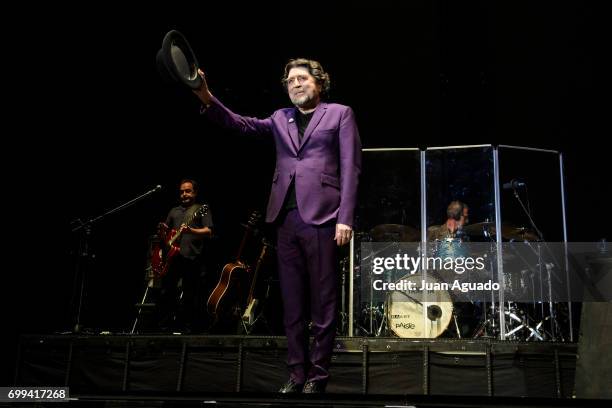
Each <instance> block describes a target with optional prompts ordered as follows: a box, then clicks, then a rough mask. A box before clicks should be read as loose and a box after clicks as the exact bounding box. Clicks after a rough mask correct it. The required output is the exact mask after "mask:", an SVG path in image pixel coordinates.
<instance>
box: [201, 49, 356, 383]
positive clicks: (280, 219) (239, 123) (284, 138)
mask: <svg viewBox="0 0 612 408" xmlns="http://www.w3.org/2000/svg"><path fill="white" fill-rule="evenodd" d="M200 75H201V76H202V77H203V78H204V73H203V72H202V71H200ZM329 84H330V81H329V75H328V74H327V73H326V72H325V71H324V70H323V67H322V66H321V64H320V63H319V62H317V61H313V60H307V59H303V58H300V59H295V60H291V61H289V63H288V64H287V65H286V66H285V72H284V76H283V86H284V87H285V89H286V90H287V93H288V94H289V98H290V99H291V102H292V103H293V105H294V107H292V108H286V109H279V110H277V111H276V112H274V113H273V114H272V115H271V116H270V117H268V118H266V119H256V118H250V117H245V116H241V115H238V114H236V113H234V112H232V111H230V110H229V109H228V108H227V107H225V106H224V105H223V104H222V103H221V102H220V101H219V100H218V99H217V98H215V97H214V96H213V95H212V94H211V93H210V91H209V89H208V85H207V83H206V81H205V80H204V81H203V84H202V87H201V88H200V89H199V90H196V91H194V92H195V93H196V95H197V96H198V97H199V98H200V100H201V101H202V103H203V104H204V107H203V108H202V110H203V113H204V114H205V115H206V116H207V117H208V118H209V119H211V120H212V121H214V122H216V123H219V124H220V125H222V126H224V127H226V128H229V129H234V130H236V131H239V132H240V133H245V134H269V135H271V136H272V137H273V138H274V141H275V144H276V169H275V170H274V176H273V178H272V190H271V193H270V199H269V202H268V209H267V215H266V221H267V222H271V223H275V224H276V225H277V232H278V246H277V248H278V251H277V252H278V270H279V278H280V285H281V293H282V297H283V306H284V320H283V321H284V325H285V332H286V335H287V344H288V354H287V365H288V368H289V381H288V382H287V383H286V384H285V385H284V386H283V387H282V388H281V389H280V392H281V393H295V392H303V393H317V392H323V391H324V390H325V386H326V384H327V381H328V378H329V365H330V361H331V355H332V349H333V343H334V336H335V331H336V327H335V326H336V307H337V303H338V301H337V283H338V277H337V272H336V271H337V262H336V250H337V249H336V246H341V245H345V244H347V243H348V242H349V241H350V239H351V236H352V225H353V213H354V210H355V204H356V199H357V185H358V180H359V173H360V171H361V142H360V139H359V132H358V130H357V124H356V122H355V116H354V113H353V111H352V109H351V108H350V107H348V106H344V105H339V104H335V103H326V102H323V101H322V100H321V97H322V96H324V95H325V93H326V92H327V91H328V90H329ZM308 289H310V290H308ZM307 302H310V308H308V307H307ZM308 309H310V316H307V310H308ZM308 320H311V322H312V328H311V332H312V333H311V334H312V336H313V338H314V340H313V343H312V346H311V347H310V353H309V352H308V330H307V329H308Z"/></svg>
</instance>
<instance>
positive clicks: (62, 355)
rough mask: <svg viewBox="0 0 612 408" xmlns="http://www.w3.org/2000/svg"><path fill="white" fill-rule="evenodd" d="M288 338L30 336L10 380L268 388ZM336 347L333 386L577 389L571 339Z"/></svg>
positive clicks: (548, 392)
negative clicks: (551, 342)
mask: <svg viewBox="0 0 612 408" xmlns="http://www.w3.org/2000/svg"><path fill="white" fill-rule="evenodd" d="M402 340H403V339H402ZM373 341H374V342H373ZM385 342H386V343H387V346H386V347H384V344H385ZM285 346H286V344H285V340H284V339H283V338H259V339H254V338H240V337H237V336H236V337H228V338H206V339H203V338H201V337H180V336H175V337H171V336H169V337H160V336H156V337H136V336H134V337H128V336H116V337H98V336H96V337H87V338H83V337H70V336H67V337H59V336H56V337H48V338H45V337H28V338H24V339H22V342H21V347H20V356H19V361H18V371H17V373H16V384H19V385H31V386H36V385H38V386H43V385H47V386H49V385H56V386H62V385H68V386H69V387H70V390H71V393H73V394H102V395H103V394H112V393H117V392H126V391H127V392H130V391H132V392H192V393H193V392H198V393H205V392H238V391H242V392H275V391H276V390H277V389H278V387H279V386H280V384H282V383H283V382H284V381H285V380H286V368H285V359H286V349H285ZM337 346H338V350H337V351H336V352H335V353H334V356H333V362H332V368H331V372H332V381H331V382H330V383H329V386H328V391H329V392H331V393H339V394H382V395H403V394H413V395H416V394H430V395H469V396H478V395H482V396H487V395H490V396H517V397H547V398H570V397H571V396H572V393H573V388H574V374H575V367H576V346H575V345H570V344H550V343H549V344H543V343H537V344H536V343H534V344H526V343H523V344H514V345H512V344H504V343H501V342H497V343H496V342H486V341H482V342H468V341H466V342H464V343H463V344H462V343H460V342H459V343H458V342H457V341H455V342H441V341H412V342H411V341H400V342H398V341H397V339H394V340H391V339H381V338H378V339H374V340H372V339H369V340H363V341H360V340H357V339H354V338H350V339H349V338H346V339H339V340H338V344H337ZM358 346H360V347H358ZM376 349H388V350H390V351H386V352H381V351H371V350H376ZM478 350H480V351H478ZM466 351H467V352H469V353H478V354H469V353H466Z"/></svg>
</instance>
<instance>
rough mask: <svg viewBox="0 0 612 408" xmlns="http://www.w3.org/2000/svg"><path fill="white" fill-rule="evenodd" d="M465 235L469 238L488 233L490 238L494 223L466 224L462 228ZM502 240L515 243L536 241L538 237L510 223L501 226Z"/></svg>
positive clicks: (493, 233)
mask: <svg viewBox="0 0 612 408" xmlns="http://www.w3.org/2000/svg"><path fill="white" fill-rule="evenodd" d="M462 230H463V232H464V233H465V234H467V235H470V236H484V234H485V232H486V231H488V233H489V234H491V236H495V235H496V234H495V231H496V229H495V223H494V222H490V221H485V222H478V223H475V224H467V225H464V226H463V227H462ZM502 238H503V239H508V240H510V239H512V240H517V241H537V240H538V236H537V234H536V233H534V232H533V231H531V230H529V229H527V228H525V227H517V226H515V225H512V224H510V223H503V224H502Z"/></svg>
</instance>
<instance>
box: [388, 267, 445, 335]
mask: <svg viewBox="0 0 612 408" xmlns="http://www.w3.org/2000/svg"><path fill="white" fill-rule="evenodd" d="M401 281H404V282H406V283H408V282H413V284H414V287H415V288H416V289H417V290H414V291H408V290H406V291H393V292H391V293H389V295H388V297H387V318H388V322H389V323H388V325H389V329H390V330H391V331H392V332H393V333H394V334H395V335H397V336H398V337H407V338H435V337H438V336H440V335H441V334H442V333H443V332H444V331H445V330H446V329H447V328H448V325H449V323H450V322H451V319H452V317H453V302H452V300H451V296H450V293H448V291H444V290H433V291H425V293H426V296H423V294H422V291H421V290H420V288H421V286H422V281H425V283H426V284H427V285H428V286H429V285H435V284H436V283H438V284H439V283H441V281H440V280H439V279H437V278H436V277H434V276H432V275H431V274H427V277H426V279H423V276H422V275H421V274H415V275H407V276H405V277H403V278H402V279H401V280H400V282H401Z"/></svg>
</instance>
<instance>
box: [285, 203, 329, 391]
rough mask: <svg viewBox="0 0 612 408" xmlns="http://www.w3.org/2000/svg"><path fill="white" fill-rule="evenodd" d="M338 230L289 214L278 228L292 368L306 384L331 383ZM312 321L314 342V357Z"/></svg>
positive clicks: (295, 378)
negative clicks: (309, 331) (328, 381)
mask: <svg viewBox="0 0 612 408" xmlns="http://www.w3.org/2000/svg"><path fill="white" fill-rule="evenodd" d="M335 228H336V226H335V223H332V224H326V225H323V226H314V225H309V224H306V223H305V222H304V221H303V220H302V218H301V217H300V214H299V212H298V210H297V209H293V210H289V211H288V212H287V213H286V214H285V215H284V217H282V218H281V220H280V223H279V226H278V247H277V248H278V251H277V254H278V274H279V278H280V287H281V294H282V297H283V306H284V325H285V334H286V335H287V346H288V352H287V365H288V367H289V376H290V378H291V379H292V380H293V381H294V382H296V383H300V384H303V383H304V382H305V381H306V380H313V381H326V380H327V378H328V377H329V364H330V361H331V355H332V349H333V344H334V336H335V333H336V308H337V303H338V299H337V298H338V295H337V286H338V274H337V271H336V269H337V267H336V266H337V262H336V242H335V241H334V234H335ZM308 302H309V303H310V307H308V305H307V303H308ZM308 310H310V315H307V313H308ZM309 320H311V321H312V333H311V334H312V336H313V342H312V346H311V348H310V354H308V329H307V324H308V321H309Z"/></svg>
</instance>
